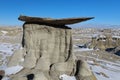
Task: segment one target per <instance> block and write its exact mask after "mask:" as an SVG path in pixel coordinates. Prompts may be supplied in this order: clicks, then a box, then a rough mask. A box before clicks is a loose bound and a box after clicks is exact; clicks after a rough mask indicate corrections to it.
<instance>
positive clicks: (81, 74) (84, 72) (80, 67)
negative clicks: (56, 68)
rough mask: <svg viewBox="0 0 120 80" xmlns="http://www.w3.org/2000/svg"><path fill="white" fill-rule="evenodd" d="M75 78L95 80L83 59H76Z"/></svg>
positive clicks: (78, 79)
mask: <svg viewBox="0 0 120 80" xmlns="http://www.w3.org/2000/svg"><path fill="white" fill-rule="evenodd" d="M75 75H76V79H77V80H97V79H96V77H95V75H94V74H93V73H92V71H91V70H90V68H88V65H87V63H86V62H85V61H82V60H78V61H77V71H76V74H75Z"/></svg>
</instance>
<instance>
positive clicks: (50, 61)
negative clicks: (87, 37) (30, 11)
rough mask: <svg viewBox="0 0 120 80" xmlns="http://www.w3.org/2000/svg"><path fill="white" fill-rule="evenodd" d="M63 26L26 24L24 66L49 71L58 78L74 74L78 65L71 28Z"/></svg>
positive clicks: (24, 30) (23, 42) (53, 76)
mask: <svg viewBox="0 0 120 80" xmlns="http://www.w3.org/2000/svg"><path fill="white" fill-rule="evenodd" d="M61 27H62V28H60V27H56V26H50V25H49V26H48V25H40V24H29V23H25V24H24V26H23V34H24V35H23V41H22V44H23V47H24V49H25V51H26V52H25V53H26V54H25V56H24V61H23V63H22V65H23V67H24V68H26V69H30V70H31V69H32V71H34V70H39V71H40V73H41V72H43V73H44V72H46V73H49V76H50V77H51V78H53V79H56V80H57V79H58V78H59V75H62V74H68V75H74V73H75V69H76V66H75V59H74V55H73V54H72V36H71V29H70V28H68V27H66V26H61Z"/></svg>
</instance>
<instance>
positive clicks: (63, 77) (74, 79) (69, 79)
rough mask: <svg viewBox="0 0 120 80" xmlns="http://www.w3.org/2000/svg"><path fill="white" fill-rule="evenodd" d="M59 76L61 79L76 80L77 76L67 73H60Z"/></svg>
mask: <svg viewBox="0 0 120 80" xmlns="http://www.w3.org/2000/svg"><path fill="white" fill-rule="evenodd" d="M59 78H60V79H61V80H76V78H75V77H74V76H68V75H66V74H63V75H60V76H59Z"/></svg>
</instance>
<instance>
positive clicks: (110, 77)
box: [88, 61, 120, 80]
mask: <svg viewBox="0 0 120 80" xmlns="http://www.w3.org/2000/svg"><path fill="white" fill-rule="evenodd" d="M88 64H89V66H90V68H91V69H92V71H93V72H94V74H95V75H96V77H97V79H98V80H120V64H117V65H115V64H114V63H112V62H109V63H107V62H106V61H105V62H100V63H97V65H95V64H94V62H93V61H88Z"/></svg>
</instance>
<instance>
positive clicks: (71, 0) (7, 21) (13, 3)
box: [0, 0, 120, 25]
mask: <svg viewBox="0 0 120 80" xmlns="http://www.w3.org/2000/svg"><path fill="white" fill-rule="evenodd" d="M19 15H27V16H38V17H51V18H68V17H95V19H93V20H89V21H86V22H84V23H86V24H87V23H95V24H112V25H120V0H0V25H22V22H21V21H19V20H18V17H19Z"/></svg>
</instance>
